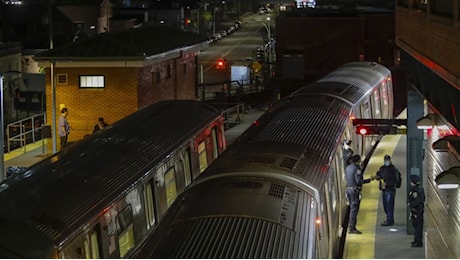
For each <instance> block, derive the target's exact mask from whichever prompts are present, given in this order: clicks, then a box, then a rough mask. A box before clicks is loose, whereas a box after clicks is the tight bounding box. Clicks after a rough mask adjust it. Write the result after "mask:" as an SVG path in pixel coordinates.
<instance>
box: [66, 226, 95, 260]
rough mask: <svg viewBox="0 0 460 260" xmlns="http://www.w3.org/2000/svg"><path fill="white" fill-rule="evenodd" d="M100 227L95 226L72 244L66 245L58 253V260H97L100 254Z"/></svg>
mask: <svg viewBox="0 0 460 260" xmlns="http://www.w3.org/2000/svg"><path fill="white" fill-rule="evenodd" d="M98 230H100V226H99V225H96V226H95V227H94V228H93V229H91V230H90V231H89V232H87V233H84V234H82V235H80V236H78V237H77V238H75V239H74V240H72V242H70V243H68V244H67V245H66V246H65V247H64V248H63V249H62V250H61V251H60V252H59V258H74V259H81V258H86V259H98V258H101V254H100V252H101V251H100V246H101V243H100V234H99V233H98Z"/></svg>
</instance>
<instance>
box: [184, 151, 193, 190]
mask: <svg viewBox="0 0 460 260" xmlns="http://www.w3.org/2000/svg"><path fill="white" fill-rule="evenodd" d="M182 163H183V164H184V175H185V186H188V185H189V184H190V183H191V182H192V165H191V164H190V150H189V149H187V151H186V152H185V155H184V160H183V162H182Z"/></svg>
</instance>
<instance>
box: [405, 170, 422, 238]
mask: <svg viewBox="0 0 460 260" xmlns="http://www.w3.org/2000/svg"><path fill="white" fill-rule="evenodd" d="M409 178H410V189H409V193H408V194H407V206H408V207H409V210H410V219H411V221H412V226H413V227H414V241H412V242H411V247H422V246H423V243H422V232H423V208H424V202H425V192H424V190H423V188H422V187H421V186H420V177H419V176H417V175H411V176H410V177H409Z"/></svg>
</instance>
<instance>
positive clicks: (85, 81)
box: [80, 76, 105, 88]
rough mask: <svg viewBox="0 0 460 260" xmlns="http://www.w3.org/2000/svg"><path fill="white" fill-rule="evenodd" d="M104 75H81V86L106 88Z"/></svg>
mask: <svg viewBox="0 0 460 260" xmlns="http://www.w3.org/2000/svg"><path fill="white" fill-rule="evenodd" d="M104 87H105V83H104V76H80V88H104Z"/></svg>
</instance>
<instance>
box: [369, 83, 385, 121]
mask: <svg viewBox="0 0 460 260" xmlns="http://www.w3.org/2000/svg"><path fill="white" fill-rule="evenodd" d="M379 89H380V88H374V90H373V91H372V95H371V103H372V118H377V119H378V118H382V111H381V108H380V90H379Z"/></svg>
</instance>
